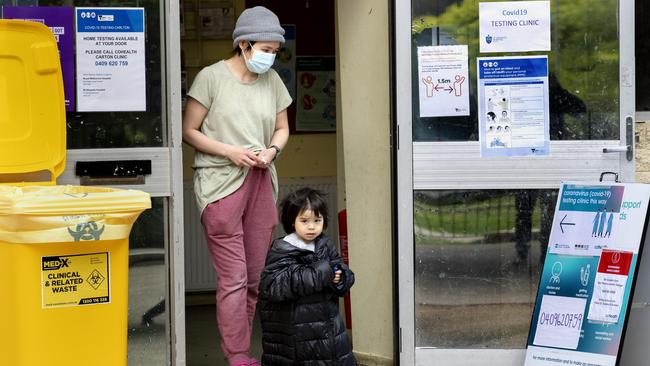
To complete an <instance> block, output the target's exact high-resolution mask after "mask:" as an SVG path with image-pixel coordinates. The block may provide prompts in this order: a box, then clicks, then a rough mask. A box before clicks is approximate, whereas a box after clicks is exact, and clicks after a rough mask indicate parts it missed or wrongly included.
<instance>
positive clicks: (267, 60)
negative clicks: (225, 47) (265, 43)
mask: <svg viewBox="0 0 650 366" xmlns="http://www.w3.org/2000/svg"><path fill="white" fill-rule="evenodd" d="M249 45H250V46H251V52H253V55H252V56H251V58H250V59H247V58H246V52H243V53H242V54H243V55H244V61H245V62H246V67H247V68H248V70H249V71H250V72H254V73H256V74H263V73H265V72H267V71H269V69H270V68H271V66H273V62H275V54H274V53H267V52H262V51H255V49H254V48H253V45H251V44H250V43H249Z"/></svg>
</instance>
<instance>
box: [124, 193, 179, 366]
mask: <svg viewBox="0 0 650 366" xmlns="http://www.w3.org/2000/svg"><path fill="white" fill-rule="evenodd" d="M165 202H166V198H152V200H151V203H152V207H151V209H150V210H147V211H144V212H143V213H142V215H140V217H139V218H138V220H137V221H136V222H135V224H134V225H133V229H132V230H131V236H130V238H129V333H128V337H129V343H128V364H129V366H149V365H166V364H167V361H168V353H169V344H170V342H169V338H168V337H167V334H168V333H169V332H168V328H169V313H168V312H166V308H167V306H166V303H165V302H166V300H167V298H168V297H167V271H166V269H165V268H166V266H165V262H166V253H167V251H166V249H165V232H166V227H167V226H166V224H165V221H166V214H165V212H166V205H165Z"/></svg>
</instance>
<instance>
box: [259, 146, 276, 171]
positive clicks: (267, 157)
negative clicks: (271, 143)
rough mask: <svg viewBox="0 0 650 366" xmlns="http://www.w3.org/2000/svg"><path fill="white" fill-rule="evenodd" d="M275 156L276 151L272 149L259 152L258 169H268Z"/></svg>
mask: <svg viewBox="0 0 650 366" xmlns="http://www.w3.org/2000/svg"><path fill="white" fill-rule="evenodd" d="M275 154H277V151H276V150H275V149H274V148H270V149H264V150H262V151H260V153H259V155H257V158H258V164H257V167H258V168H268V167H269V165H270V164H271V162H272V161H273V159H274V158H275Z"/></svg>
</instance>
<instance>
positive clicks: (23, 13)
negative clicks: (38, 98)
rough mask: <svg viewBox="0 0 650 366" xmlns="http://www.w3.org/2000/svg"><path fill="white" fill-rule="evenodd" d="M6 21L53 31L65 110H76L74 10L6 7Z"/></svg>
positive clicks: (4, 16) (4, 9) (4, 14)
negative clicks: (29, 22)
mask: <svg viewBox="0 0 650 366" xmlns="http://www.w3.org/2000/svg"><path fill="white" fill-rule="evenodd" d="M2 15H3V18H5V19H23V20H29V21H32V22H39V23H43V24H45V25H46V26H48V27H49V28H50V30H52V33H54V37H55V38H56V41H57V44H58V46H59V57H60V58H61V71H62V73H63V89H64V94H65V110H66V111H74V110H75V95H74V93H75V85H74V75H75V71H74V28H73V26H74V8H68V7H32V6H5V7H3V8H2Z"/></svg>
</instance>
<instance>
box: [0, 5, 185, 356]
mask: <svg viewBox="0 0 650 366" xmlns="http://www.w3.org/2000/svg"><path fill="white" fill-rule="evenodd" d="M0 5H2V6H5V7H6V6H29V7H41V8H48V7H67V8H69V9H72V8H74V7H88V8H93V9H99V8H102V7H109V8H143V9H144V27H143V32H144V38H145V41H144V49H143V51H144V59H145V61H144V69H142V70H141V69H136V71H132V72H131V74H130V77H132V78H133V80H127V82H125V83H124V85H121V86H120V87H121V88H122V89H121V90H122V91H123V92H124V93H128V89H129V88H133V87H134V85H135V84H136V82H135V80H136V79H140V78H144V80H145V83H146V90H145V96H144V101H142V103H141V104H142V105H143V106H144V107H143V108H141V109H138V110H139V111H132V112H122V111H120V109H119V108H115V107H114V106H112V105H111V103H112V101H110V100H107V101H105V102H104V103H101V104H96V105H95V108H94V110H93V108H84V110H85V111H84V112H80V111H79V109H80V108H79V97H80V96H79V95H78V94H77V98H76V101H77V107H76V108H68V112H67V115H66V120H67V149H68V150H67V161H66V169H65V171H64V173H63V174H62V176H61V177H59V179H58V182H57V183H58V184H71V185H106V186H110V187H115V188H124V189H137V190H142V191H146V192H148V193H150V194H151V196H152V208H151V209H150V210H147V211H145V212H144V213H143V214H142V215H141V216H140V218H139V219H138V220H137V222H136V223H135V224H134V226H133V229H132V232H131V237H130V248H129V317H128V364H129V366H137V365H142V366H149V365H174V364H184V363H185V320H184V308H185V305H184V295H185V294H184V292H185V291H184V269H183V263H184V260H183V253H184V250H183V246H182V243H183V242H182V238H183V232H182V227H183V220H182V207H183V202H182V197H183V195H182V166H181V164H182V163H181V126H180V125H181V104H180V89H181V88H180V38H179V23H178V20H179V10H178V7H179V2H178V1H176V2H174V1H171V2H167V1H160V0H133V1H121V0H103V1H90V0H39V1H33V0H25V1H23V0H0ZM45 13H47V11H45ZM70 14H71V15H70V16H76V15H72V14H73V13H72V12H70ZM88 14H91V12H88ZM88 16H90V15H88ZM104 20H105V21H109V20H110V21H112V20H113V19H109V18H107V17H105V18H104ZM99 21H102V20H101V19H100V20H99ZM69 31H72V29H66V30H65V31H64V32H69ZM125 36H128V34H127V35H125ZM127 38H128V37H127ZM99 41H101V42H104V41H107V40H105V39H102V40H98V43H97V44H96V50H99V52H101V53H100V54H102V55H104V54H106V55H110V56H111V57H114V59H120V60H121V59H122V58H120V56H119V55H126V54H131V52H132V51H131V50H130V49H128V48H125V49H120V50H118V51H115V49H113V48H110V47H104V45H103V44H102V43H100V42H99ZM60 49H61V50H63V49H62V48H61V47H60ZM63 52H65V51H63ZM86 52H87V51H86ZM111 59H112V58H107V59H106V60H109V61H107V62H110V60H111ZM103 61H104V59H99V58H98V62H100V63H101V62H103ZM116 62H117V64H118V65H123V63H120V61H116ZM124 62H127V61H124ZM97 65H99V64H96V66H97ZM75 66H76V67H77V68H79V67H80V66H79V64H77V65H75ZM99 66H102V65H99ZM99 66H98V67H99ZM108 66H111V64H108ZM97 72H100V71H97ZM77 74H78V73H77ZM96 76H102V75H101V74H96V75H94V77H96ZM104 76H105V75H104ZM68 77H70V76H69V75H68ZM71 77H72V79H71V80H73V81H76V82H79V80H75V79H76V78H77V76H76V75H73V76H71ZM65 79H66V76H65V75H64V80H65ZM84 80H85V79H84ZM66 93H67V91H66ZM66 99H67V98H66ZM73 102H74V101H73ZM73 104H74V103H73ZM113 110H115V111H113Z"/></svg>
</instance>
